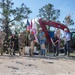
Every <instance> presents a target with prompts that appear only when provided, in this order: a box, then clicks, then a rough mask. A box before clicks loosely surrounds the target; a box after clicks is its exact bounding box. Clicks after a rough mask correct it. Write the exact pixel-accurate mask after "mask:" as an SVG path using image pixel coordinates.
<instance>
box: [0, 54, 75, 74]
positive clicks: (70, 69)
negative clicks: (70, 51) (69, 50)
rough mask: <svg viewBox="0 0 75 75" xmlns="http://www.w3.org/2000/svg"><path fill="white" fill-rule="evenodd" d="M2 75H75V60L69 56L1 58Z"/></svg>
mask: <svg viewBox="0 0 75 75" xmlns="http://www.w3.org/2000/svg"><path fill="white" fill-rule="evenodd" d="M0 75H75V59H74V58H73V59H72V58H71V57H69V58H68V57H67V56H58V57H53V56H48V57H45V58H44V57H42V56H33V57H29V56H18V55H16V56H10V55H4V56H0Z"/></svg>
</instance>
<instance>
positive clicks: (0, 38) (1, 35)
mask: <svg viewBox="0 0 75 75" xmlns="http://www.w3.org/2000/svg"><path fill="white" fill-rule="evenodd" d="M4 39H5V33H4V32H3V30H0V52H1V55H3V42H4Z"/></svg>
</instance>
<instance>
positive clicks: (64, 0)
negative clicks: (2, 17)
mask: <svg viewBox="0 0 75 75" xmlns="http://www.w3.org/2000/svg"><path fill="white" fill-rule="evenodd" d="M12 1H13V2H14V3H15V6H20V4H21V3H25V5H26V6H27V7H29V8H30V9H31V10H32V12H33V13H31V14H30V15H29V18H30V19H34V18H36V16H37V15H38V14H39V9H40V8H41V7H43V6H45V5H47V4H48V3H51V4H53V5H54V8H55V9H60V10H61V12H60V14H61V15H60V21H63V20H64V17H65V16H66V15H69V14H71V17H72V18H73V20H74V21H75V8H74V7H75V0H12Z"/></svg>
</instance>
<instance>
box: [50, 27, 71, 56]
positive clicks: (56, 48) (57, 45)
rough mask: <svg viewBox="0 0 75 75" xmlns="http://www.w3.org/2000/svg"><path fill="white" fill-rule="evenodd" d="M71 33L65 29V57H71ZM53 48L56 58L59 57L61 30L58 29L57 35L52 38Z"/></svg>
mask: <svg viewBox="0 0 75 75" xmlns="http://www.w3.org/2000/svg"><path fill="white" fill-rule="evenodd" d="M70 37H71V36H70V33H69V32H68V29H67V28H65V29H64V37H63V40H64V55H67V56H69V55H70V40H71V39H70ZM51 41H52V44H53V47H54V56H55V55H56V56H58V55H59V51H60V30H59V29H58V30H57V32H56V33H54V36H53V37H52V38H51Z"/></svg>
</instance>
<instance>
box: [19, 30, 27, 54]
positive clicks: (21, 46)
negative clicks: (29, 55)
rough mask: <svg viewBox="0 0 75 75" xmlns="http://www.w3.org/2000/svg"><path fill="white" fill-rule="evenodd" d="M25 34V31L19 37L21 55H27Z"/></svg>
mask: <svg viewBox="0 0 75 75" xmlns="http://www.w3.org/2000/svg"><path fill="white" fill-rule="evenodd" d="M25 38H26V37H25V34H24V33H23V31H20V36H19V55H25Z"/></svg>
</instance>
